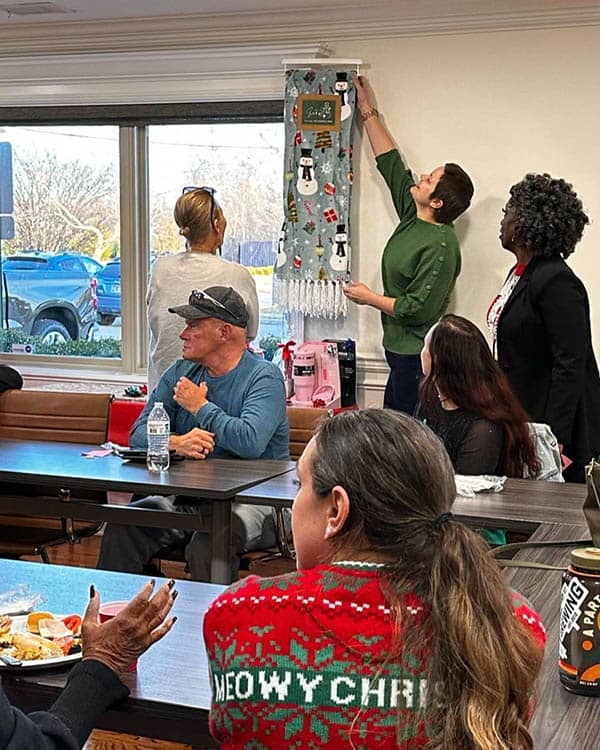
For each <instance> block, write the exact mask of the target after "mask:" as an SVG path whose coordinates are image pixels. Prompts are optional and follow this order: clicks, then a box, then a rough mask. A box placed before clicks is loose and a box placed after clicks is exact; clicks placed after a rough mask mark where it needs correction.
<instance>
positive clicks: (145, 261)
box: [0, 102, 290, 374]
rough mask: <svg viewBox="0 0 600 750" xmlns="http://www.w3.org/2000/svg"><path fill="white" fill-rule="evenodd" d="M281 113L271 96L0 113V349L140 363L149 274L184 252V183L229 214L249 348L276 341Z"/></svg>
mask: <svg viewBox="0 0 600 750" xmlns="http://www.w3.org/2000/svg"><path fill="white" fill-rule="evenodd" d="M281 112H282V104H281V102H251V103H247V102H246V103H244V102H239V103H219V104H218V105H217V104H215V105H206V104H205V105H190V104H186V105H182V106H174V105H156V106H136V107H98V108H89V107H86V108H77V107H62V108H57V109H52V110H48V111H45V110H44V109H43V108H34V109H29V110H19V112H13V111H12V110H7V109H4V110H1V111H0V125H1V124H2V123H3V122H6V123H10V124H6V125H4V126H3V127H1V128H0V141H7V142H9V143H10V144H11V145H12V152H13V171H14V178H13V182H14V220H15V234H14V237H12V238H10V239H4V240H2V241H1V242H0V264H1V270H2V281H3V284H2V287H1V288H2V290H3V299H2V305H1V306H0V310H1V313H0V351H4V352H8V353H10V352H11V351H16V352H23V350H24V347H23V346H22V345H23V344H24V343H26V344H31V346H32V350H33V357H34V358H35V360H36V361H37V362H40V363H48V364H49V365H50V366H51V362H52V360H51V359H50V360H49V359H48V356H49V357H51V358H53V359H54V360H57V359H58V360H60V361H61V362H62V363H63V365H64V364H67V365H68V364H69V363H72V364H73V365H75V366H78V367H85V366H86V364H85V363H86V362H88V363H89V365H91V364H92V363H91V361H90V360H93V367H94V369H96V370H97V369H99V368H100V369H101V368H106V367H109V368H110V369H111V370H112V371H113V372H114V371H115V368H118V369H119V370H120V371H122V372H123V373H133V372H138V373H140V374H142V372H143V371H144V370H145V366H146V361H145V356H146V355H145V352H146V336H147V327H146V317H145V312H146V311H145V295H146V284H147V277H148V271H149V269H150V265H151V263H152V262H153V261H154V260H155V259H156V257H158V256H159V255H161V254H164V253H174V252H181V251H182V250H183V249H184V245H183V242H182V238H181V237H180V236H179V235H178V232H177V226H176V225H175V222H174V220H173V215H172V212H173V207H174V204H175V201H176V199H177V197H178V196H179V195H180V194H181V190H182V187H183V186H184V185H189V184H200V185H204V184H209V185H212V186H213V187H215V188H216V190H217V199H218V200H219V202H220V203H221V205H222V207H223V209H224V212H225V215H226V216H227V219H228V230H227V235H226V239H225V242H224V245H223V248H222V253H223V256H224V257H226V258H228V259H231V260H236V261H238V262H240V263H243V264H244V265H246V266H248V268H249V269H250V271H251V273H252V274H253V276H254V278H255V279H256V282H257V287H258V292H259V299H260V306H261V327H260V330H259V334H258V336H257V339H256V341H255V345H256V344H257V345H258V346H263V347H264V348H265V349H267V350H268V351H269V353H270V352H271V351H272V350H273V348H274V347H275V345H276V341H279V340H282V339H287V338H288V337H289V325H290V321H289V320H288V316H287V315H284V314H282V313H281V312H279V311H276V310H275V309H274V306H273V302H272V278H273V264H274V259H275V255H276V242H277V238H278V234H279V228H280V226H281V221H282V219H281V215H282V205H281V199H280V194H281V183H282V162H283V158H282V149H283V125H282V122H281ZM15 120H17V121H15ZM121 212H124V213H123V214H121ZM36 355H46V356H45V357H44V358H43V359H39V358H38V357H36ZM30 356H31V355H30ZM65 358H68V359H67V360H65ZM82 358H85V359H82ZM29 361H31V360H29ZM89 365H87V366H89Z"/></svg>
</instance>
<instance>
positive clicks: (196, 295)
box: [189, 289, 240, 320]
mask: <svg viewBox="0 0 600 750" xmlns="http://www.w3.org/2000/svg"><path fill="white" fill-rule="evenodd" d="M203 299H206V300H208V301H209V302H212V303H213V305H216V306H217V307H220V308H222V309H223V310H226V311H227V312H228V313H229V314H230V315H231V316H232V317H233V318H235V319H236V320H239V317H240V316H239V315H238V314H237V313H234V312H233V310H230V309H229V308H228V307H227V305H224V304H223V303H222V302H219V300H218V299H215V298H214V297H211V295H210V294H208V293H207V292H204V291H202V289H193V290H192V293H191V294H190V299H189V304H190V305H199V304H200V303H201V301H202V300H203Z"/></svg>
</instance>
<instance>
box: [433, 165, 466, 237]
mask: <svg viewBox="0 0 600 750" xmlns="http://www.w3.org/2000/svg"><path fill="white" fill-rule="evenodd" d="M474 192H475V188H474V187H473V183H472V181H471V178H470V177H469V175H468V174H467V173H466V172H465V170H464V169H463V168H462V167H459V166H458V164H453V163H452V162H448V164H444V174H443V175H442V176H441V177H440V179H439V182H438V184H437V185H436V187H435V190H434V191H433V193H432V194H431V196H430V197H431V199H432V200H433V199H434V198H439V199H441V200H442V201H443V205H442V206H441V207H440V208H436V209H435V220H436V221H437V222H439V223H440V224H450V223H451V222H453V221H454V219H456V218H457V217H459V216H460V215H461V214H462V213H463V211H466V210H467V208H469V206H470V204H471V198H472V197H473V193H474Z"/></svg>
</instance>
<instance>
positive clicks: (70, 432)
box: [0, 390, 111, 562]
mask: <svg viewBox="0 0 600 750" xmlns="http://www.w3.org/2000/svg"><path fill="white" fill-rule="evenodd" d="M110 401H111V396H110V394H108V393H101V394H96V393H76V392H75V393H73V392H54V391H20V390H9V391H5V392H4V393H3V394H1V395H0V437H2V438H9V439H17V440H46V441H56V442H66V443H85V444H90V445H100V444H101V443H103V442H105V440H106V435H107V429H108V414H109V407H110ZM3 491H4V492H10V494H11V495H14V496H19V495H22V496H28V497H32V496H37V497H41V498H43V497H50V496H54V497H55V496H56V494H60V493H62V492H64V490H63V489H62V488H61V487H58V486H57V487H56V488H55V489H54V490H53V488H48V487H38V486H35V485H22V484H19V485H14V486H13V487H8V488H7V487H6V486H5V488H4V490H3ZM78 499H84V500H86V501H88V502H96V503H105V502H106V493H104V492H84V491H79V492H78ZM101 527H102V524H98V523H81V524H77V526H75V524H74V523H73V521H72V519H69V518H61V519H58V520H57V519H52V518H34V517H30V516H13V515H2V516H0V555H4V556H8V557H18V556H20V555H23V554H38V555H40V556H41V558H42V560H43V561H44V562H49V558H48V554H47V551H46V548H47V547H49V546H54V545H56V544H62V543H64V542H76V541H78V540H79V539H80V538H81V537H83V536H91V535H92V534H95V533H96V532H97V531H98V530H99V529H100V528H101Z"/></svg>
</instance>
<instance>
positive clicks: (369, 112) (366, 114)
mask: <svg viewBox="0 0 600 750" xmlns="http://www.w3.org/2000/svg"><path fill="white" fill-rule="evenodd" d="M360 114H361V115H362V119H363V122H366V121H367V120H368V119H369V118H371V117H379V112H378V111H377V110H376V109H375V107H369V109H366V110H364V112H363V111H362V110H361V113H360Z"/></svg>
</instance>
